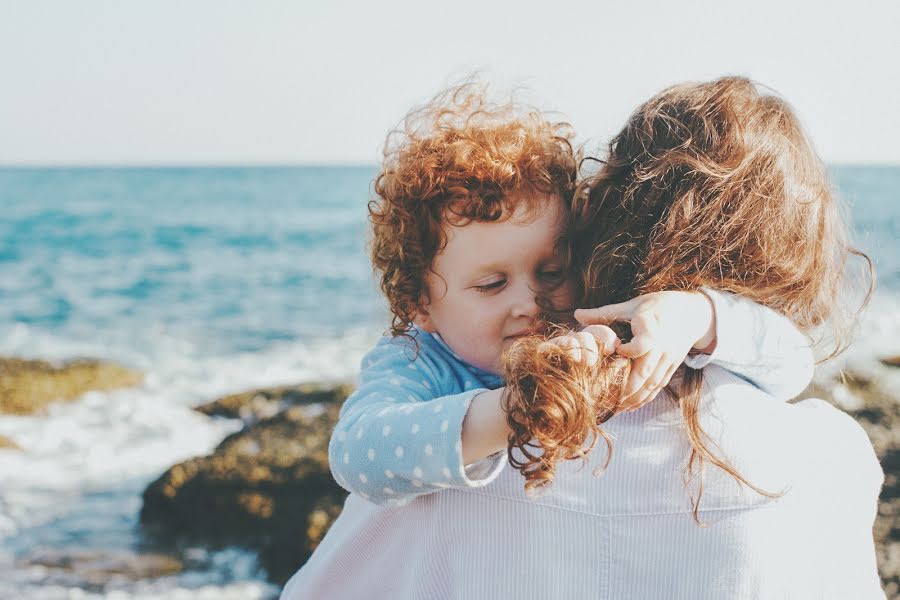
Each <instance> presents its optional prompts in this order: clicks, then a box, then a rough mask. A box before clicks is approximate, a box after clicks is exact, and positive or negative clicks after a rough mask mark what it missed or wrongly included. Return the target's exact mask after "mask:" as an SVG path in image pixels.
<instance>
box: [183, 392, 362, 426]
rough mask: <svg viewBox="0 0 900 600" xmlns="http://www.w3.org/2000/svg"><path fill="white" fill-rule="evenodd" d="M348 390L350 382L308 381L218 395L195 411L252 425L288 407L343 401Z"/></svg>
mask: <svg viewBox="0 0 900 600" xmlns="http://www.w3.org/2000/svg"><path fill="white" fill-rule="evenodd" d="M351 390H352V388H351V387H350V386H349V385H339V386H337V387H334V386H323V385H320V384H311V383H310V384H301V385H296V386H283V387H276V388H266V389H258V390H250V391H246V392H240V393H238V394H231V395H229V396H225V397H223V398H219V399H218V400H214V401H213V402H209V403H208V404H203V405H201V406H197V407H195V408H194V410H196V411H198V412H201V413H203V414H205V415H209V416H211V417H227V418H231V419H241V420H242V421H244V423H245V424H246V425H252V424H254V423H257V422H259V421H260V420H261V419H268V418H269V417H273V416H275V415H277V414H278V413H280V412H282V411H283V410H285V409H286V408H289V407H291V406H298V405H309V404H332V403H335V402H343V400H344V398H346V397H347V396H348V395H349V394H350V392H351Z"/></svg>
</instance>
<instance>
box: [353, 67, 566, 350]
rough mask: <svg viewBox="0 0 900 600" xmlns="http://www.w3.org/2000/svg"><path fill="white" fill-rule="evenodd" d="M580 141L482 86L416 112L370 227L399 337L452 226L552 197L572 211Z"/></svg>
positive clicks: (379, 182) (391, 142)
mask: <svg viewBox="0 0 900 600" xmlns="http://www.w3.org/2000/svg"><path fill="white" fill-rule="evenodd" d="M572 136H573V134H572V130H571V127H570V126H569V125H568V124H567V123H563V122H551V121H549V120H547V119H546V118H545V116H544V115H543V114H542V113H541V112H540V111H537V110H535V109H533V108H529V107H524V106H519V105H518V104H516V103H514V102H513V101H509V102H506V103H493V102H491V101H490V100H489V99H488V96H487V90H486V86H485V85H482V84H478V83H474V82H469V83H465V84H462V85H458V86H454V87H451V88H449V89H447V90H445V91H444V92H442V93H440V94H438V95H437V96H436V97H435V98H433V99H432V100H431V101H430V102H429V103H427V104H426V105H424V106H423V107H420V108H418V109H414V110H413V111H411V112H410V113H409V114H408V115H407V117H406V119H405V120H404V122H403V126H402V127H401V128H400V129H398V130H396V131H394V132H392V133H391V134H390V135H389V136H388V139H387V142H386V144H385V150H384V161H383V163H382V168H381V172H380V173H379V174H378V176H377V177H376V179H375V186H374V187H375V194H376V195H377V197H376V198H375V199H373V200H371V201H370V202H369V219H370V222H371V224H372V231H373V239H372V243H371V259H372V264H373V266H374V267H375V271H376V273H378V274H379V275H380V277H381V289H382V291H383V292H384V295H385V296H386V297H387V299H388V303H389V305H390V310H391V313H392V315H393V318H392V322H391V333H392V334H393V335H395V336H399V335H408V334H409V331H410V329H411V327H412V326H411V324H412V322H413V318H414V317H415V315H416V312H417V310H418V308H419V307H420V306H421V304H422V303H423V301H427V286H426V276H427V274H428V271H429V269H430V268H431V265H432V263H433V261H434V258H435V256H436V255H437V254H438V253H439V252H440V251H441V249H442V248H443V247H444V245H445V244H446V234H445V231H444V225H445V224H452V225H462V224H465V223H467V222H470V221H482V222H491V221H499V220H502V219H504V218H507V217H508V215H509V213H510V211H511V209H512V208H513V204H517V203H521V202H526V203H528V210H534V209H536V208H539V207H540V206H541V205H542V204H543V203H544V202H545V201H546V200H545V199H546V197H547V195H553V196H559V197H561V198H562V199H563V200H564V201H565V204H566V206H568V205H569V203H570V200H571V197H572V194H573V190H574V186H575V180H576V176H577V170H578V161H577V157H576V156H575V152H574V151H573V148H572V144H571V141H570V140H571V138H572Z"/></svg>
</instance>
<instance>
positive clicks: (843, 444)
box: [789, 398, 884, 493]
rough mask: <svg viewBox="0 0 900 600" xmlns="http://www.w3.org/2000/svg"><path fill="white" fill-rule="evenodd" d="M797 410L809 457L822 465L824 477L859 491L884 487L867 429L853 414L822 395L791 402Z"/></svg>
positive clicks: (882, 473) (791, 406)
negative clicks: (841, 481) (807, 445)
mask: <svg viewBox="0 0 900 600" xmlns="http://www.w3.org/2000/svg"><path fill="white" fill-rule="evenodd" d="M789 407H790V408H791V409H792V411H793V412H795V413H796V415H795V416H796V417H797V421H798V424H799V426H802V430H800V431H799V432H798V433H801V434H803V436H804V440H803V441H804V442H806V443H807V444H809V448H810V450H811V452H809V453H808V454H809V460H810V461H815V462H816V463H817V464H819V465H821V466H822V467H823V469H822V470H823V471H824V476H825V477H830V478H841V479H843V483H845V484H848V487H849V485H856V486H859V488H858V489H859V490H860V491H867V492H869V493H871V490H873V489H877V490H880V489H881V485H882V484H883V483H884V471H883V470H882V468H881V464H880V463H879V462H878V457H877V456H876V455H875V449H874V447H873V446H872V442H871V441H870V440H869V436H868V434H867V433H866V431H865V429H863V427H862V426H861V425H860V424H859V423H858V422H857V421H856V420H855V419H854V418H853V417H851V416H850V415H848V414H847V413H845V412H844V411H842V410H840V409H838V408H837V407H835V406H833V405H831V404H829V403H828V402H826V401H825V400H821V399H819V398H809V399H806V400H800V401H798V402H795V403H794V404H791V405H789Z"/></svg>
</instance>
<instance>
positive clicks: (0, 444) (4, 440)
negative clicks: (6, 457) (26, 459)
mask: <svg viewBox="0 0 900 600" xmlns="http://www.w3.org/2000/svg"><path fill="white" fill-rule="evenodd" d="M21 449H22V448H21V447H20V446H19V445H18V444H17V443H15V442H14V441H12V440H11V439H9V438H8V437H3V436H2V435H0V450H21Z"/></svg>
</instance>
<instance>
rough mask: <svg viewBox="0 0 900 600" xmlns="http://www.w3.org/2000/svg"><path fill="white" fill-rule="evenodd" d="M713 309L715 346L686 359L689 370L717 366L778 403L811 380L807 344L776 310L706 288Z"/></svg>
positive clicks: (798, 332) (809, 349) (812, 361)
mask: <svg viewBox="0 0 900 600" xmlns="http://www.w3.org/2000/svg"><path fill="white" fill-rule="evenodd" d="M703 293H704V294H706V296H707V297H708V298H709V299H710V300H711V301H712V303H713V306H714V310H715V314H716V317H715V322H716V342H715V349H714V350H712V352H711V353H709V354H696V355H693V356H688V357H687V359H686V360H685V361H684V364H686V365H687V366H688V367H691V368H692V369H702V368H703V367H705V366H706V365H707V364H709V363H713V364H717V365H719V366H720V367H723V368H725V369H727V370H729V371H731V372H732V373H734V374H736V375H739V376H741V377H743V378H744V379H746V380H748V381H749V382H750V383H752V384H753V385H755V386H756V387H758V388H759V389H761V390H763V391H764V392H766V393H768V394H771V395H772V396H774V397H776V398H778V399H781V400H790V399H791V398H794V397H795V396H797V395H798V394H799V393H800V392H802V391H803V390H804V389H806V386H808V385H809V382H810V381H812V375H813V369H814V368H815V360H814V359H813V353H812V348H811V347H810V340H809V338H807V337H806V336H805V335H804V334H803V333H801V332H800V330H799V329H797V327H796V326H795V325H794V324H793V323H792V322H791V321H790V319H788V318H787V317H785V316H783V315H781V314H779V313H777V312H775V311H774V310H772V309H770V308H767V307H765V306H762V305H760V304H757V303H756V302H753V301H752V300H747V299H746V298H742V297H740V296H737V295H734V294H728V293H724V292H717V291H715V290H711V289H704V290H703Z"/></svg>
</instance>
